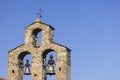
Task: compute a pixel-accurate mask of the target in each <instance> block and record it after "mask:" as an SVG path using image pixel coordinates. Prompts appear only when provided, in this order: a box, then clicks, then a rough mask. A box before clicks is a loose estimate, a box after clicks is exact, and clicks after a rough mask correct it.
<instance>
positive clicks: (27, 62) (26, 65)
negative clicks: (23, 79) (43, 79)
mask: <svg viewBox="0 0 120 80" xmlns="http://www.w3.org/2000/svg"><path fill="white" fill-rule="evenodd" d="M30 66H31V65H30V64H29V60H26V64H25V73H24V74H25V75H31V72H30Z"/></svg>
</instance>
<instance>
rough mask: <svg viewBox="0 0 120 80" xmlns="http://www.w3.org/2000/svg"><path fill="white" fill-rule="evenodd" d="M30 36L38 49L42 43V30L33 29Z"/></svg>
mask: <svg viewBox="0 0 120 80" xmlns="http://www.w3.org/2000/svg"><path fill="white" fill-rule="evenodd" d="M32 36H33V41H34V42H33V44H34V46H35V47H39V46H40V44H41V42H42V30H41V29H39V28H36V29H34V30H33V32H32Z"/></svg>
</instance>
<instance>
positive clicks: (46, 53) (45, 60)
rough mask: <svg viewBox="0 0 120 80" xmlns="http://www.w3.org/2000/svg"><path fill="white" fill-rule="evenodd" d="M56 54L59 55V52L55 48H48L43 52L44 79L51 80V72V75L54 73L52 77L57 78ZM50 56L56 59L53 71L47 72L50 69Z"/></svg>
mask: <svg viewBox="0 0 120 80" xmlns="http://www.w3.org/2000/svg"><path fill="white" fill-rule="evenodd" d="M56 55H57V53H56V51H55V50H54V49H46V50H44V51H43V53H42V64H43V65H44V66H43V67H42V70H43V71H42V72H43V74H44V75H43V80H49V79H48V78H50V77H49V75H50V74H51V75H53V76H51V75H50V76H51V77H52V79H54V80H56V75H55V74H56V65H55V64H56ZM50 56H53V58H54V59H53V60H54V62H55V63H54V64H53V72H52V73H48V74H47V71H48V69H49V64H48V62H49V59H50Z"/></svg>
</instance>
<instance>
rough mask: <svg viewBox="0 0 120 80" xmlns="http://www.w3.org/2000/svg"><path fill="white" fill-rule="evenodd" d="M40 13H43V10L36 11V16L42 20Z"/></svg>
mask: <svg viewBox="0 0 120 80" xmlns="http://www.w3.org/2000/svg"><path fill="white" fill-rule="evenodd" d="M42 13H43V10H42V9H41V8H40V9H39V10H38V12H37V16H38V17H39V18H42Z"/></svg>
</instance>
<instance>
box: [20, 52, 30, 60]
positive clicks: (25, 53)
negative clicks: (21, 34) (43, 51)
mask: <svg viewBox="0 0 120 80" xmlns="http://www.w3.org/2000/svg"><path fill="white" fill-rule="evenodd" d="M28 54H31V53H30V52H28V51H23V52H21V53H20V54H19V55H18V60H23V59H24V57H25V56H26V55H28ZM31 56H32V54H31Z"/></svg>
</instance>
